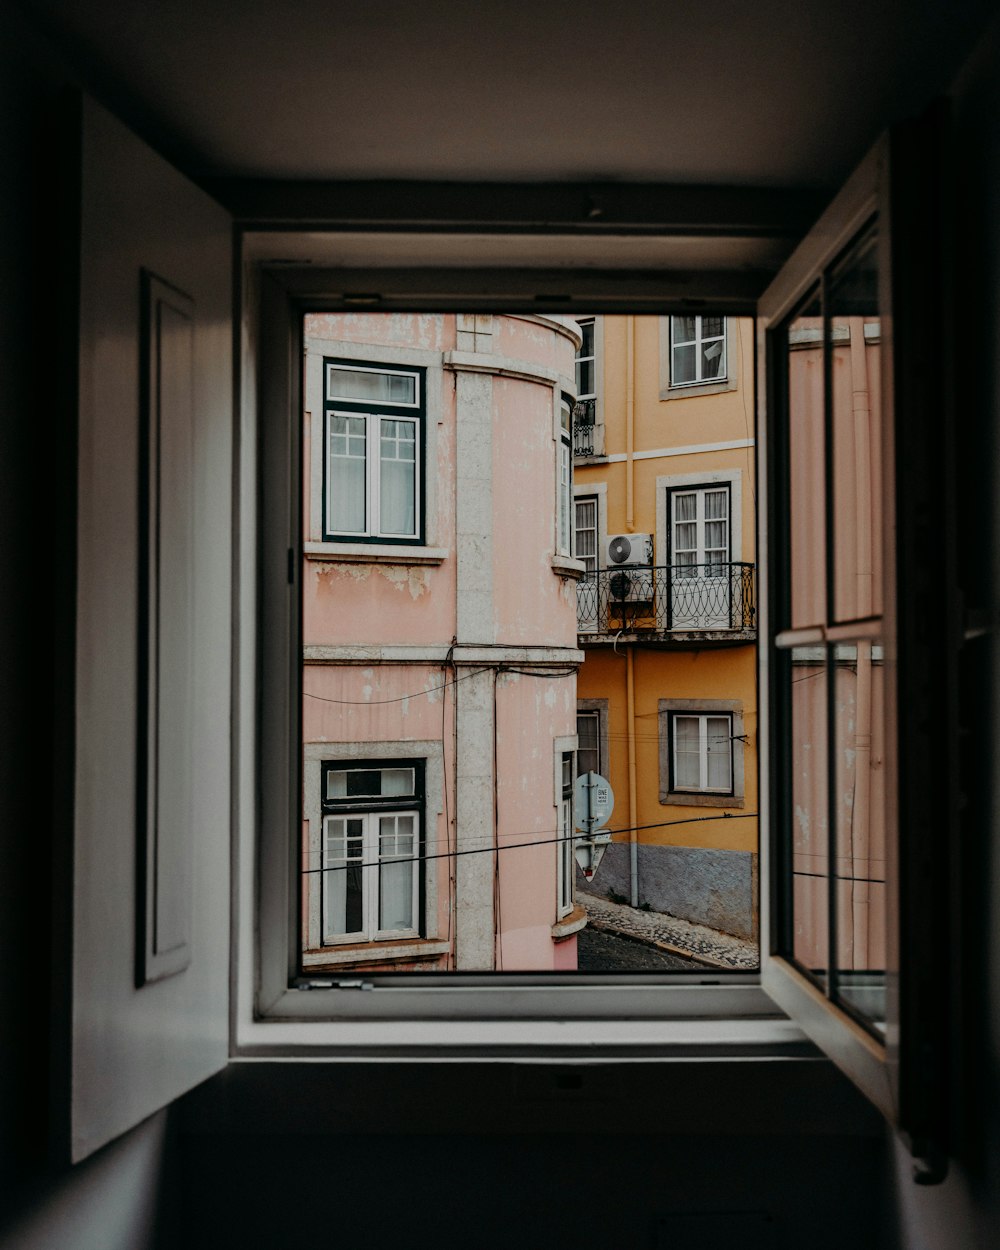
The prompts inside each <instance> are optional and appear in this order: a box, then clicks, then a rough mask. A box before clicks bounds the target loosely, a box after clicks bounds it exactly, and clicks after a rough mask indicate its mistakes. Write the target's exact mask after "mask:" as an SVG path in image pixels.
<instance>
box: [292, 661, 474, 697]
mask: <svg viewBox="0 0 1000 1250" xmlns="http://www.w3.org/2000/svg"><path fill="white" fill-rule="evenodd" d="M495 667H496V666H495V665H493V664H490V665H488V666H487V667H486V668H477V669H476V670H475V672H472V673H463V674H462V676H461V677H456V678H455V679H454V681H446V682H443V683H442V684H441V685H440V686H430V687H429V688H428V689H426V690H415V691H414V692H413V693H412V694H401V695H397V696H396V697H395V698H393V699H331V698H329V697H328V696H327V695H324V694H312V693H311V692H310V691H308V690H306V691H304V692H303V697H304V698H306V699H318V700H319V701H320V703H339V704H344V705H349V706H351V707H381V706H382V704H385V703H405V702H406V700H407V699H419V698H420V696H421V695H422V694H434V693H435V692H436V691H438V690H446V689H447V688H448V687H449V686H455V685H457V684H458V683H459V682H460V681H468V679H469V678H470V677H478V676H479V674H480V673H488V672H489V671H490V670H491V669H492V668H495Z"/></svg>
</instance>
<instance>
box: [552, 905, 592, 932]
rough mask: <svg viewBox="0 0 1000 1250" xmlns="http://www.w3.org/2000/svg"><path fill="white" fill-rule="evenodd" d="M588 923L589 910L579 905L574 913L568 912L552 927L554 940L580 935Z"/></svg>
mask: <svg viewBox="0 0 1000 1250" xmlns="http://www.w3.org/2000/svg"><path fill="white" fill-rule="evenodd" d="M586 923H587V910H586V908H584V907H580V906H579V905H577V906H576V907H574V908H573V910H572V911H570V912H567V913H566V915H565V916H563V918H562V919H561V920H557V921H556V923H555V924H554V925H553V926H552V936H553V937H554V938H567V937H571V936H572V935H573V934H574V933H579V932H580V930H581V929H582V928H584V926H585V925H586Z"/></svg>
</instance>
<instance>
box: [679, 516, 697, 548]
mask: <svg viewBox="0 0 1000 1250" xmlns="http://www.w3.org/2000/svg"><path fill="white" fill-rule="evenodd" d="M697 546H698V527H697V526H696V525H695V524H694V522H693V521H692V522H685V523H684V524H683V525H677V526H675V528H674V550H675V551H676V552H677V553H678V554H680V553H681V552H684V551H691V552H693V551H695V550H696V549H697Z"/></svg>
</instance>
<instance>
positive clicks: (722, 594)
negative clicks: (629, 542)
mask: <svg viewBox="0 0 1000 1250" xmlns="http://www.w3.org/2000/svg"><path fill="white" fill-rule="evenodd" d="M753 568H754V566H753V565H752V564H743V563H739V564H714V563H713V564H674V565H667V566H665V567H662V566H661V567H652V566H639V567H623V568H611V569H597V570H596V571H595V572H593V573H590V574H588V575H587V576H586V577H585V578H584V579H583V580H581V581H580V582H578V583H577V588H576V615H577V630H578V631H579V632H580V633H581V634H605V633H618V632H619V631H623V632H625V633H653V632H656V633H668V632H671V631H674V632H680V631H685V630H699V631H720V632H722V631H727V630H728V631H742V632H748V631H751V630H754V629H756V627H757V613H756V608H755V604H754V577H753Z"/></svg>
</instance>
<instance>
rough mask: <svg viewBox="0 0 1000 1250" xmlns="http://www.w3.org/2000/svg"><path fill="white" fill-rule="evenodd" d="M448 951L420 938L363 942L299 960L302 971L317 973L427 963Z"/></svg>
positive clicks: (439, 943) (446, 944)
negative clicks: (341, 968) (406, 961)
mask: <svg viewBox="0 0 1000 1250" xmlns="http://www.w3.org/2000/svg"><path fill="white" fill-rule="evenodd" d="M450 949H451V947H450V946H449V944H448V943H447V942H428V941H425V940H422V939H421V938H410V939H405V938H404V939H401V940H400V941H398V942H364V943H359V944H358V945H356V946H343V947H337V946H327V947H324V949H323V950H322V951H311V952H307V953H306V954H304V955H303V957H302V967H303V968H304V969H312V970H316V971H317V972H318V969H319V968H320V967H322V968H329V967H330V966H331V965H332V964H336V965H337V966H338V967H339V966H341V965H345V964H371V963H380V964H381V963H385V962H387V961H388V960H397V959H427V958H429V957H431V956H434V955H447V953H448V951H449V950H450Z"/></svg>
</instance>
